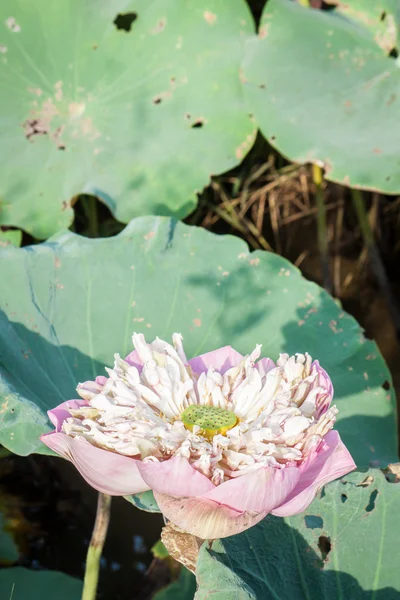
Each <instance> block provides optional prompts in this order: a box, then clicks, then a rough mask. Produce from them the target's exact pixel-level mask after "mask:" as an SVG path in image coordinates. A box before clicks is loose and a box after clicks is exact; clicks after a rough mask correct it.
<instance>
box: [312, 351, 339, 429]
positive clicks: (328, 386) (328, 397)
mask: <svg viewBox="0 0 400 600" xmlns="http://www.w3.org/2000/svg"><path fill="white" fill-rule="evenodd" d="M312 367H315V368H316V370H317V373H318V380H317V382H316V385H318V386H320V387H322V388H323V389H324V390H325V392H324V393H323V394H321V395H318V396H317V404H316V406H317V411H316V414H315V418H316V419H319V417H320V416H321V415H323V414H324V413H326V411H327V410H328V408H329V407H330V405H331V402H332V398H333V393H334V391H333V385H332V381H331V378H330V377H329V375H328V373H327V372H326V371H325V369H323V368H322V367H321V365H320V364H319V362H318V360H314V362H313V363H312V365H311V368H312ZM321 397H322V398H323V399H322V401H321Z"/></svg>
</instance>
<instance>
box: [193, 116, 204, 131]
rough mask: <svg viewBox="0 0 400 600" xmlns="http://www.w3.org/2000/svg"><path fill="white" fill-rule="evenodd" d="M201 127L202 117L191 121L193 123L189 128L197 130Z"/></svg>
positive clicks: (202, 123)
mask: <svg viewBox="0 0 400 600" xmlns="http://www.w3.org/2000/svg"><path fill="white" fill-rule="evenodd" d="M203 125H204V119H203V117H199V118H198V119H196V120H195V121H193V123H192V124H191V128H192V129H199V128H200V127H203Z"/></svg>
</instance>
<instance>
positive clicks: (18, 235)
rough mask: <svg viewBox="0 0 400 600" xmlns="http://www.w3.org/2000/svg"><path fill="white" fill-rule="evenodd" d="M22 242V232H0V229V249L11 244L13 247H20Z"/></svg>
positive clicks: (14, 230) (10, 230) (16, 230)
mask: <svg viewBox="0 0 400 600" xmlns="http://www.w3.org/2000/svg"><path fill="white" fill-rule="evenodd" d="M21 242H22V231H19V230H18V229H9V230H7V231H2V230H1V229H0V247H1V246H8V244H12V245H13V246H18V247H19V246H20V245H21Z"/></svg>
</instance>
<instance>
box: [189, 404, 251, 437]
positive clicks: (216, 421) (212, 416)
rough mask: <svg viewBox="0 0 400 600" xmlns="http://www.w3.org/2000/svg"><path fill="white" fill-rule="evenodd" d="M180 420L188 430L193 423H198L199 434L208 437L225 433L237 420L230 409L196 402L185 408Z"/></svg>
mask: <svg viewBox="0 0 400 600" xmlns="http://www.w3.org/2000/svg"><path fill="white" fill-rule="evenodd" d="M181 420H182V423H183V424H184V426H185V427H186V429H189V431H193V427H194V425H198V426H199V427H200V428H201V432H200V433H201V435H203V436H204V437H206V438H209V439H211V438H212V437H213V436H214V435H217V434H218V433H222V434H224V433H226V432H227V431H229V430H230V429H232V427H235V425H237V423H238V421H239V419H238V418H237V416H236V415H235V413H233V412H232V411H230V410H226V409H225V408H219V407H217V406H208V405H206V406H205V405H197V404H192V405H191V406H188V407H187V408H185V410H184V411H183V413H182V414H181Z"/></svg>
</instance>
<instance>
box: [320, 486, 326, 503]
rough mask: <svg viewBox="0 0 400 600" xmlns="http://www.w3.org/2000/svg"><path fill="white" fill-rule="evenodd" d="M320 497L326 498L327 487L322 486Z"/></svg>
mask: <svg viewBox="0 0 400 600" xmlns="http://www.w3.org/2000/svg"><path fill="white" fill-rule="evenodd" d="M320 498H321V500H322V498H325V488H322V490H321V495H320Z"/></svg>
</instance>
